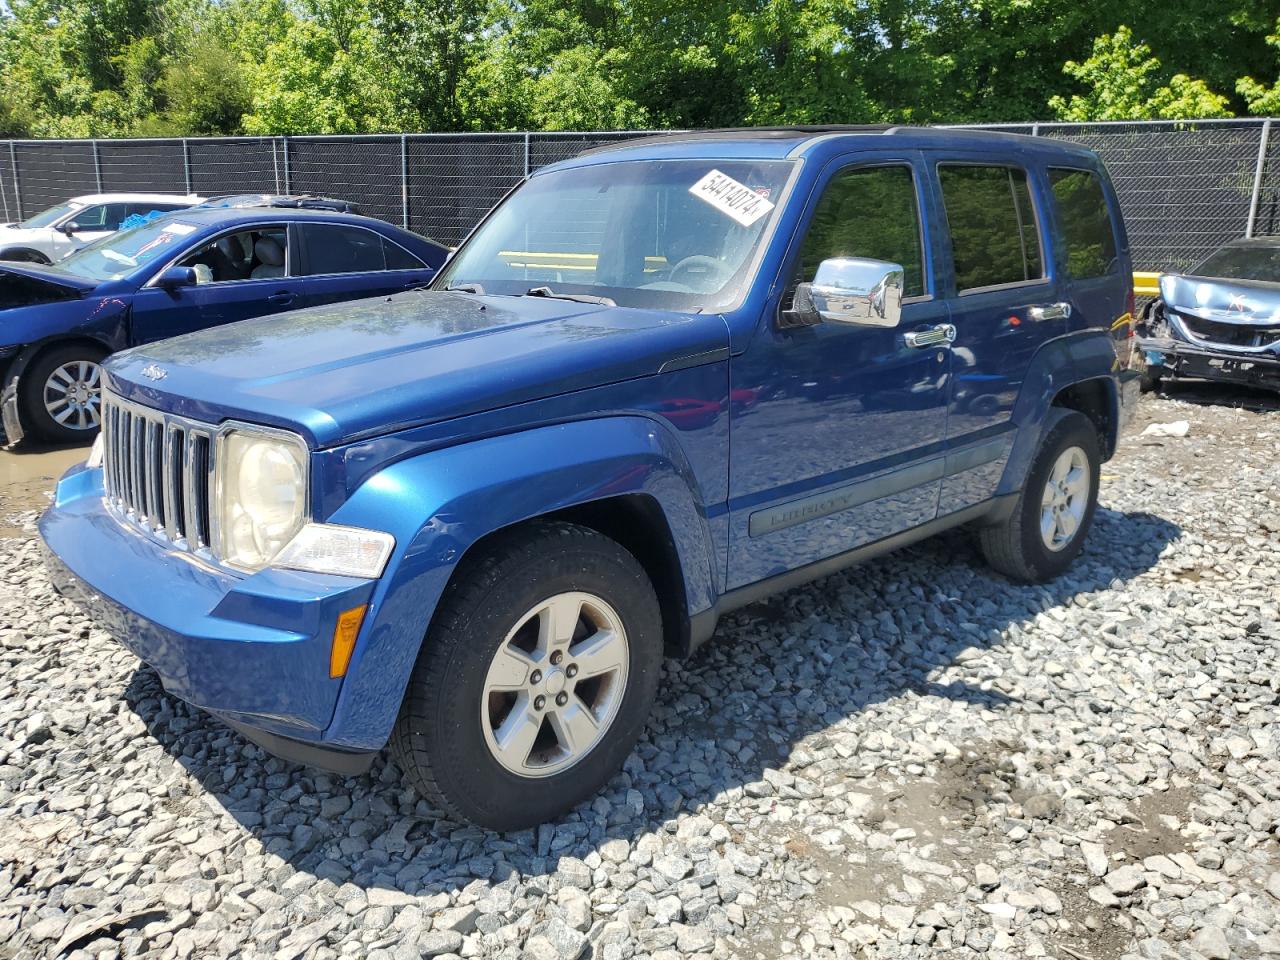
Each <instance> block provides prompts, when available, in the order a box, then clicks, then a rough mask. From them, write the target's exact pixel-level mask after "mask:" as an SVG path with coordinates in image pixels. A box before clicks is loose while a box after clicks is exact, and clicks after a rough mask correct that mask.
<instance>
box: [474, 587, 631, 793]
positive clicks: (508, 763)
mask: <svg viewBox="0 0 1280 960" xmlns="http://www.w3.org/2000/svg"><path fill="white" fill-rule="evenodd" d="M629 661H630V656H629V651H628V646H627V632H626V630H625V629H624V628H623V626H622V620H621V618H620V617H619V616H618V614H617V612H616V611H615V610H614V609H613V607H612V606H610V605H609V604H608V603H607V602H605V601H604V600H603V599H601V598H600V597H597V596H594V595H592V594H589V593H580V592H571V593H560V594H556V595H555V596H553V597H550V598H549V599H547V600H544V601H542V602H541V603H539V604H538V605H537V606H535V607H533V608H532V609H531V610H529V611H528V612H527V613H525V615H524V616H523V617H521V618H520V620H519V621H518V622H517V623H516V625H515V627H514V628H513V629H512V630H511V632H510V633H508V634H507V636H506V638H505V639H504V640H503V642H502V644H501V645H500V646H499V647H498V650H497V652H496V653H495V654H494V657H493V661H492V662H491V663H490V666H489V670H488V673H487V675H486V676H485V684H484V692H483V695H482V697H481V703H480V722H481V725H482V726H483V728H484V737H485V742H486V743H487V744H488V747H489V750H490V752H491V753H492V754H493V757H494V759H495V760H497V761H498V763H500V764H501V765H502V766H503V767H504V768H506V769H507V770H508V771H510V772H511V773H514V774H516V775H518V776H521V777H549V776H552V775H554V774H557V773H560V772H561V771H563V770H565V769H567V768H569V767H571V766H573V765H574V764H575V763H577V762H578V761H579V760H581V759H582V758H583V757H585V756H586V755H587V754H588V753H590V752H591V750H592V749H593V748H594V747H595V746H596V744H598V743H599V742H600V740H601V738H602V737H603V736H604V735H605V733H606V732H607V731H608V729H609V726H610V725H611V724H612V723H613V720H614V718H615V717H616V716H617V713H618V707H619V705H620V704H621V702H622V697H623V693H624V691H625V689H626V684H627V665H628V663H629Z"/></svg>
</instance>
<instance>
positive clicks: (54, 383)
mask: <svg viewBox="0 0 1280 960" xmlns="http://www.w3.org/2000/svg"><path fill="white" fill-rule="evenodd" d="M263 203H265V204H267V205H265V206H258V207H240V206H237V207H234V208H230V207H229V208H226V209H204V208H198V209H190V210H181V211H179V212H177V213H171V214H166V215H164V216H162V217H159V218H157V219H154V220H151V221H149V222H147V223H144V224H142V225H141V226H137V227H134V228H133V229H130V230H122V231H119V232H117V233H113V234H111V235H110V236H107V237H104V238H103V239H100V240H98V241H96V242H95V243H91V244H89V245H88V246H86V247H84V248H82V249H81V250H78V251H77V252H75V253H73V254H71V256H69V257H67V258H66V259H64V260H61V261H59V262H58V263H56V264H36V263H11V262H7V261H0V422H2V423H3V426H4V436H5V439H7V441H8V442H9V443H10V444H13V443H17V442H19V441H21V440H22V439H23V438H24V437H25V436H28V435H34V436H39V437H41V438H43V439H45V440H48V441H53V442H59V443H77V442H79V443H84V442H88V441H89V440H91V439H92V438H93V435H94V433H96V432H97V430H98V427H99V425H100V423H101V386H102V382H101V364H102V361H103V360H104V359H105V358H106V357H107V356H108V355H109V354H111V353H114V352H116V351H117V350H123V349H124V348H126V347H134V346H138V345H139V344H144V343H151V342H154V341H156V340H163V339H167V338H169V337H173V336H177V335H180V334H184V333H191V332H194V331H196V330H203V329H205V328H208V327H215V326H222V325H224V324H229V323H235V322H237V321H241V320H254V319H257V318H260V317H265V316H267V315H269V314H273V313H281V312H283V311H286V310H293V309H297V308H301V307H311V306H321V305H323V304H328V303H337V302H341V301H348V300H357V299H361V298H364V297H373V296H384V295H389V294H395V293H402V292H404V291H406V290H411V289H416V288H418V287H420V286H422V285H424V284H425V283H427V282H428V281H429V280H430V279H431V278H432V277H433V276H435V273H436V270H437V269H438V268H439V267H440V265H441V264H442V263H443V262H444V260H445V257H446V256H447V255H448V250H447V249H446V248H445V247H443V246H441V245H440V244H438V243H435V242H433V241H431V240H428V239H427V238H426V237H420V236H418V235H417V234H414V233H410V232H409V231H408V230H402V229H400V228H399V227H396V226H393V225H392V224H389V223H384V222H383V221H381V220H374V219H371V218H369V217H361V216H355V215H351V214H346V213H338V212H333V211H328V210H311V209H303V208H299V207H297V206H291V207H289V208H280V207H275V206H271V205H270V204H272V203H274V198H266V199H265V200H264V201H263Z"/></svg>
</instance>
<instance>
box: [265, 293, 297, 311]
mask: <svg viewBox="0 0 1280 960" xmlns="http://www.w3.org/2000/svg"><path fill="white" fill-rule="evenodd" d="M267 303H274V304H276V305H277V306H282V307H283V306H287V305H288V304H291V303H293V294H292V293H289V292H288V291H284V292H281V293H273V294H272V295H271V296H269V297H267Z"/></svg>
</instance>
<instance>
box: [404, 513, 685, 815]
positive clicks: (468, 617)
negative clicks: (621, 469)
mask: <svg viewBox="0 0 1280 960" xmlns="http://www.w3.org/2000/svg"><path fill="white" fill-rule="evenodd" d="M464 564H465V566H464V568H463V569H460V570H459V571H458V573H457V574H456V575H455V576H454V578H453V580H452V581H451V582H450V584H449V587H448V588H447V589H446V591H445V594H444V596H443V597H442V598H441V602H440V605H439V606H438V607H437V610H436V614H435V616H434V618H433V619H432V622H431V626H430V628H429V630H428V631H427V636H426V640H425V642H424V643H423V648H422V651H421V652H420V654H419V656H418V661H417V663H416V664H415V666H414V669H413V674H412V676H411V677H410V680H409V685H408V689H407V691H406V693H405V698H404V703H403V705H402V707H401V710H400V716H399V719H398V720H397V723H396V728H395V731H394V733H393V734H392V740H391V747H392V753H393V755H394V757H395V759H396V761H397V762H398V763H399V765H400V767H401V768H402V769H403V771H404V773H405V776H406V778H407V779H408V780H409V782H410V783H412V784H413V786H414V787H415V788H416V789H417V790H418V791H419V792H420V793H421V794H422V795H423V796H424V797H425V798H426V799H427V800H428V801H429V802H430V803H432V804H433V805H435V806H437V807H439V808H441V809H442V810H444V811H445V812H446V813H447V814H449V815H450V816H452V817H454V818H456V819H459V820H465V821H469V822H471V823H474V824H477V825H479V826H483V827H488V828H490V829H493V830H519V829H523V828H525V827H531V826H534V825H535V824H539V823H543V822H545V821H547V820H550V819H553V818H555V817H557V816H559V815H561V814H563V813H565V812H566V811H568V810H570V809H572V807H573V806H574V805H575V804H577V803H579V802H581V801H582V800H584V799H586V798H587V797H590V796H591V795H592V794H594V793H595V792H596V791H598V790H599V789H600V788H601V787H602V786H603V785H604V784H605V783H606V782H607V781H608V780H609V779H610V778H611V777H612V776H613V775H614V774H615V773H616V772H617V770H618V769H619V767H621V765H622V762H623V761H624V760H625V759H626V757H627V755H628V754H629V753H630V752H631V749H632V747H633V746H635V743H636V740H637V739H638V738H639V736H640V733H641V731H642V730H643V729H644V724H645V721H646V719H647V718H648V715H649V710H650V707H651V706H652V705H653V699H654V697H655V695H656V694H657V689H658V674H659V670H660V669H661V665H662V651H663V643H662V617H661V614H660V612H659V607H658V598H657V596H656V595H655V593H654V589H653V585H652V583H650V581H649V578H648V576H647V575H646V574H645V572H644V569H643V568H642V567H641V566H640V564H639V563H638V562H637V561H636V559H635V557H633V556H632V555H631V554H630V553H629V552H627V551H626V550H625V549H623V548H622V547H621V546H620V545H619V544H618V543H616V542H614V541H613V540H610V539H609V538H607V537H605V536H603V535H601V534H599V533H596V532H595V531H593V530H589V529H587V528H585V527H579V526H576V525H573V524H568V523H560V522H537V523H533V524H530V525H528V526H526V527H523V528H521V529H520V530H518V531H516V532H514V533H513V534H511V535H509V536H506V537H503V538H502V539H500V540H498V541H496V542H494V543H493V544H492V545H491V546H490V547H488V548H486V549H484V551H483V552H482V553H481V554H480V555H478V556H476V557H474V558H472V559H470V560H464ZM584 598H585V599H584ZM552 601H554V604H553V603H552ZM575 604H578V606H575ZM553 607H554V610H555V611H560V612H561V617H560V620H559V621H557V620H556V617H555V615H554V614H553V613H550V612H549V613H546V614H545V617H544V614H543V613H542V612H540V611H542V610H544V609H545V610H548V611H550V610H552V609H553ZM573 610H577V611H578V613H577V615H576V618H575V616H574V615H573V614H572V613H571V612H569V611H573ZM610 618H612V619H610ZM552 622H563V623H570V622H571V623H572V624H573V625H574V627H575V630H574V636H575V639H573V640H572V641H570V642H568V643H567V644H566V643H561V644H550V643H544V640H545V634H543V635H542V636H540V635H539V634H540V632H541V631H543V630H544V629H546V624H548V623H552ZM619 628H620V629H621V631H622V633H621V637H622V639H623V643H622V646H621V647H619V646H617V636H618V633H617V630H618V629H619ZM606 631H607V633H606ZM548 632H550V633H554V634H555V635H557V636H562V635H564V634H565V633H566V630H565V629H564V628H562V629H559V630H549V631H548ZM610 637H612V639H610ZM588 639H591V640H592V642H591V643H587V642H586V641H587V640H588ZM606 647H607V652H608V654H609V657H613V658H614V661H615V664H616V665H615V666H614V667H613V669H612V672H609V673H597V674H596V675H595V676H588V673H589V671H592V670H598V669H599V668H600V665H601V664H602V663H604V662H605V660H607V659H608V657H604V658H601V655H600V653H599V651H605V650H606ZM557 649H558V650H559V651H560V652H561V653H562V655H563V656H562V659H559V660H556V659H555V656H554V652H553V651H556V650H557ZM593 651H595V652H594V653H593ZM588 654H590V655H591V656H592V657H593V658H596V659H594V660H593V661H591V662H590V663H589V662H588V659H587V658H588ZM500 655H501V656H500ZM577 661H582V666H581V668H579V667H578V664H577ZM512 664H514V666H513V667H512V669H511V671H510V672H506V671H503V670H501V669H500V666H508V665H512ZM537 667H541V668H542V669H531V668H537ZM579 670H580V671H581V672H577V671H579ZM575 677H576V679H569V678H575ZM539 678H541V680H540V681H539ZM496 681H501V682H500V683H497V685H498V686H499V687H500V689H498V690H495V689H493V687H494V685H495V682H496ZM513 691H515V692H513ZM539 697H541V698H542V701H545V702H543V703H541V704H540V702H539ZM522 698H523V699H522ZM561 698H563V702H562V700H561ZM561 707H563V710H561ZM585 707H590V709H588V710H587V711H586V715H588V716H591V717H593V718H594V720H595V723H594V724H592V725H586V726H584V721H585V716H584V713H583V710H582V708H585ZM535 728H536V731H537V732H536V739H533V740H531V741H529V742H531V744H532V746H531V747H529V748H528V749H527V750H526V748H525V742H526V741H528V740H529V738H530V737H532V736H534V734H532V733H531V731H533V730H534V729H535ZM584 729H585V730H587V731H588V733H587V734H586V735H582V736H580V743H579V747H580V749H579V750H578V751H577V752H576V753H575V752H574V751H572V750H569V749H568V748H567V747H566V746H565V745H564V744H565V741H564V740H562V737H561V732H562V731H565V730H568V731H569V732H570V733H573V735H579V734H580V733H581V731H583V730H584ZM591 731H596V732H594V733H593V732H591ZM522 733H524V734H526V736H524V737H523V738H522V737H521V736H520V734H522ZM504 736H505V739H502V738H503V737H504ZM592 736H595V737H596V739H594V740H592V739H591V737H592ZM568 739H571V737H568ZM499 742H502V743H512V744H515V746H511V747H510V748H509V749H507V750H505V751H502V750H500V749H499Z"/></svg>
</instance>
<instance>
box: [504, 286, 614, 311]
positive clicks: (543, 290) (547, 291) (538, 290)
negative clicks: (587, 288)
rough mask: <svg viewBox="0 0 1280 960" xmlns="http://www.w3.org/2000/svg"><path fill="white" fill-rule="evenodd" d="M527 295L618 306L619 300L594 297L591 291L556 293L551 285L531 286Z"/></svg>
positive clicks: (525, 293)
mask: <svg viewBox="0 0 1280 960" xmlns="http://www.w3.org/2000/svg"><path fill="white" fill-rule="evenodd" d="M524 295H525V296H526V297H550V298H551V299H552V300H572V301H573V302H574V303H599V304H602V305H603V306H606V307H616V306H617V305H618V304H617V301H614V300H610V299H609V298H608V297H593V296H592V295H591V294H589V293H556V292H555V291H554V290H552V289H551V288H550V287H530V288H529V289H528V290H526V291H525V292H524Z"/></svg>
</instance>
